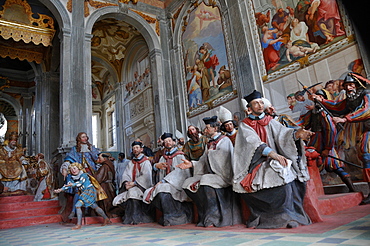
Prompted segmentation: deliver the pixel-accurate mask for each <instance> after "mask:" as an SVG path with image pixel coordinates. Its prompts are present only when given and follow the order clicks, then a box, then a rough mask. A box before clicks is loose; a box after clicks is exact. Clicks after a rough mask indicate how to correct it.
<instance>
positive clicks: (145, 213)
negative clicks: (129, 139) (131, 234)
mask: <svg viewBox="0 0 370 246" xmlns="http://www.w3.org/2000/svg"><path fill="white" fill-rule="evenodd" d="M131 146H132V153H133V154H134V158H133V159H132V160H130V161H129V162H128V165H127V167H126V169H125V171H124V173H123V175H122V185H121V187H120V190H119V194H118V195H117V196H116V197H115V198H114V200H113V206H120V207H122V208H123V209H124V211H125V214H124V216H123V217H122V223H123V224H131V225H137V224H140V223H150V222H153V209H152V206H151V204H146V203H144V202H143V198H144V191H145V190H146V189H148V188H150V187H151V186H152V164H151V163H150V160H149V159H148V157H146V156H145V155H144V154H143V151H144V149H143V144H142V143H140V142H133V143H132V145H131Z"/></svg>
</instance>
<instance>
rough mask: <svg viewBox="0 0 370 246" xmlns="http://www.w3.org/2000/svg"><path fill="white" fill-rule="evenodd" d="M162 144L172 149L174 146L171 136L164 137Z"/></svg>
mask: <svg viewBox="0 0 370 246" xmlns="http://www.w3.org/2000/svg"><path fill="white" fill-rule="evenodd" d="M163 145H164V147H165V148H166V149H172V148H173V147H174V146H175V141H173V139H172V138H165V139H164V140H163Z"/></svg>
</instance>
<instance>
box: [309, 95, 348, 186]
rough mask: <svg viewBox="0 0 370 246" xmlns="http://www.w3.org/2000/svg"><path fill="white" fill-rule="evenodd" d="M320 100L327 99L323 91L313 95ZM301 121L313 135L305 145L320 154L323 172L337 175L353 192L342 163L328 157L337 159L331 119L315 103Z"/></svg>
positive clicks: (334, 134) (334, 132)
mask: <svg viewBox="0 0 370 246" xmlns="http://www.w3.org/2000/svg"><path fill="white" fill-rule="evenodd" d="M315 94H316V95H317V96H318V97H319V98H320V100H323V99H327V96H326V93H325V92H324V91H323V90H318V91H316V93H315ZM304 119H308V120H306V121H308V122H306V121H303V124H304V126H305V128H306V129H310V130H311V131H312V132H314V133H315V135H314V136H313V137H312V138H311V139H310V141H309V142H308V143H307V146H308V147H314V148H315V149H316V151H317V152H318V153H320V155H321V158H322V162H323V165H324V167H325V170H326V171H328V172H334V173H335V174H337V175H338V176H339V177H340V178H341V180H342V181H343V183H345V184H346V185H347V187H348V189H349V191H352V192H353V191H355V187H354V186H353V183H352V181H351V176H350V175H349V174H348V173H347V172H346V171H344V169H343V168H344V167H345V166H344V163H343V162H342V161H339V160H336V159H333V158H331V157H329V155H330V156H334V157H336V158H339V155H338V152H337V150H336V149H335V141H336V139H337V128H336V127H335V124H334V122H333V118H332V117H331V116H330V115H329V114H328V113H327V112H326V111H324V110H323V109H322V108H321V106H320V105H318V104H317V103H315V107H314V109H312V110H311V111H309V112H308V113H307V115H306V116H305V117H304Z"/></svg>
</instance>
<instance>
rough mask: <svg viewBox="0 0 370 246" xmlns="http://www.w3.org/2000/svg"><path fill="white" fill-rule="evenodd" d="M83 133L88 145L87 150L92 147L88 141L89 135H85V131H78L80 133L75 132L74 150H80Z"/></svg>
mask: <svg viewBox="0 0 370 246" xmlns="http://www.w3.org/2000/svg"><path fill="white" fill-rule="evenodd" d="M83 134H85V135H86V137H87V146H88V148H89V150H90V151H91V150H92V148H91V146H92V144H91V143H89V137H88V136H87V134H86V132H80V133H78V134H77V137H76V150H77V152H81V136H82V135H83Z"/></svg>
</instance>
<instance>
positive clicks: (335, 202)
mask: <svg viewBox="0 0 370 246" xmlns="http://www.w3.org/2000/svg"><path fill="white" fill-rule="evenodd" d="M363 198H364V196H363V194H362V193H361V192H351V193H340V194H331V195H323V196H319V197H318V199H319V201H318V202H319V209H320V214H322V215H330V214H334V213H336V212H338V211H342V210H345V209H347V208H351V207H354V206H358V205H359V204H360V203H361V201H362V199H363Z"/></svg>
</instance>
